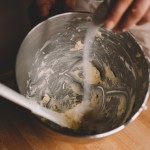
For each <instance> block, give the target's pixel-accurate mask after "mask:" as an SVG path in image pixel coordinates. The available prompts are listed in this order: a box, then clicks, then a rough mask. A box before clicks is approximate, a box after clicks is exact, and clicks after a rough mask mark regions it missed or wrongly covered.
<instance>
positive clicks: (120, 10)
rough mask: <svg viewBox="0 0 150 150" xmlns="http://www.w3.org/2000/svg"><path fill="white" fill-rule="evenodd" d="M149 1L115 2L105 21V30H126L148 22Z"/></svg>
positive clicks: (123, 0) (122, 0) (149, 14)
mask: <svg viewBox="0 0 150 150" xmlns="http://www.w3.org/2000/svg"><path fill="white" fill-rule="evenodd" d="M149 18H150V0H117V1H116V4H114V7H113V8H112V11H111V12H110V15H109V16H108V18H107V19H106V21H105V25H104V27H106V28H107V29H109V30H111V29H117V30H124V31H125V30H127V29H129V28H130V27H132V26H133V25H135V24H140V23H145V22H147V21H150V19H149Z"/></svg>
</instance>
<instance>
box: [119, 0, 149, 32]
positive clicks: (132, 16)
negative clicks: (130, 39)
mask: <svg viewBox="0 0 150 150" xmlns="http://www.w3.org/2000/svg"><path fill="white" fill-rule="evenodd" d="M149 5H150V0H135V2H134V3H133V4H132V6H131V8H130V9H129V10H128V11H127V14H126V16H125V18H124V19H123V20H124V21H123V23H122V24H121V29H122V30H127V29H129V28H130V27H132V26H133V25H135V24H137V23H138V22H139V21H140V20H141V19H142V17H143V16H144V14H145V13H146V12H147V11H148V9H149Z"/></svg>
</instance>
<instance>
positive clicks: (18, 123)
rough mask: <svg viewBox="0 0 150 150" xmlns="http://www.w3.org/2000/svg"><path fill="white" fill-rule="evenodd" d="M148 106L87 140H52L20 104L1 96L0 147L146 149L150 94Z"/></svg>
mask: <svg viewBox="0 0 150 150" xmlns="http://www.w3.org/2000/svg"><path fill="white" fill-rule="evenodd" d="M147 106H148V109H147V110H145V111H143V112H142V113H141V115H140V116H139V117H138V118H137V119H136V120H135V121H134V122H132V123H131V124H130V125H128V126H127V127H126V128H125V129H123V130H122V131H120V132H118V133H116V134H114V135H112V136H110V137H107V138H105V139H104V140H99V141H97V142H94V143H89V144H71V143H65V142H62V141H57V140H55V139H54V138H53V137H52V136H51V135H47V134H46V133H45V132H44V131H43V130H41V128H40V127H39V126H38V124H35V122H33V120H32V119H31V118H29V117H28V115H27V113H26V111H25V110H24V109H23V108H20V107H19V106H17V105H15V104H13V103H11V102H9V101H7V100H4V99H3V98H0V150H149V149H150V98H149V101H148V104H147Z"/></svg>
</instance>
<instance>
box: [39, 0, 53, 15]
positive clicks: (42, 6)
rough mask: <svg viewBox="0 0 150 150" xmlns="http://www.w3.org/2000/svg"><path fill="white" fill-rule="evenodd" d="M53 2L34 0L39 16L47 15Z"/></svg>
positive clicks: (49, 0) (50, 0)
mask: <svg viewBox="0 0 150 150" xmlns="http://www.w3.org/2000/svg"><path fill="white" fill-rule="evenodd" d="M53 3H54V2H53V0H36V4H37V6H38V8H39V14H40V16H41V17H47V16H48V15H49V10H50V9H51V7H52V5H53Z"/></svg>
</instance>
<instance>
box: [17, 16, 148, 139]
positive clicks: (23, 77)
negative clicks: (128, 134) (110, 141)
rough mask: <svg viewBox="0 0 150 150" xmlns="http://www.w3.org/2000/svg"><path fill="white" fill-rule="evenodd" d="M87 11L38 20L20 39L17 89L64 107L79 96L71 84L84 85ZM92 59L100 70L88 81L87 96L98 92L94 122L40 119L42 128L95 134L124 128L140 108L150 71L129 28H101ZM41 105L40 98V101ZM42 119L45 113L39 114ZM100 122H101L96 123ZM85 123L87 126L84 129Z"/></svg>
mask: <svg viewBox="0 0 150 150" xmlns="http://www.w3.org/2000/svg"><path fill="white" fill-rule="evenodd" d="M90 22H91V14H89V13H65V14H61V15H57V16H54V17H52V18H49V19H48V20H46V21H44V22H42V23H40V24H39V25H37V26H36V27H35V28H34V29H33V30H32V31H31V32H30V33H29V34H28V35H27V36H26V38H25V40H24V41H23V43H22V45H21V47H20V50H19V53H18V57H17V63H16V78H17V83H18V87H19V90H20V92H21V93H22V94H23V95H26V96H28V97H29V98H30V99H32V100H36V101H37V102H38V103H42V98H43V97H44V95H45V94H48V96H49V98H50V100H49V101H48V102H47V103H46V104H45V107H48V108H49V109H53V110H56V111H59V112H65V111H66V110H68V109H71V108H72V107H74V105H76V104H78V103H80V102H81V101H82V97H83V95H82V94H80V93H74V92H73V91H72V89H71V88H70V86H69V85H70V84H72V83H74V82H75V83H77V84H78V85H80V86H81V87H83V78H84V77H83V71H82V57H83V51H82V48H81V49H80V48H77V47H76V48H75V45H76V44H77V42H78V41H79V42H80V41H81V43H83V41H84V37H85V33H86V29H87V27H88V25H89V24H90ZM91 50H92V54H91V56H90V63H92V65H93V66H94V67H95V68H96V69H97V70H98V71H99V73H100V82H98V83H96V84H95V83H91V89H90V90H91V96H92V95H93V93H95V92H97V93H98V94H97V95H96V96H97V97H98V98H97V99H96V102H95V101H94V103H96V105H99V111H98V112H97V114H96V115H97V116H99V118H98V122H99V124H98V127H97V126H93V124H92V125H91V126H83V127H82V129H81V130H80V131H79V132H75V131H73V130H69V129H66V128H62V127H60V126H58V125H56V124H54V123H53V122H50V121H46V120H44V121H42V124H44V126H43V128H44V129H45V130H46V131H48V132H49V131H50V130H51V131H54V132H55V134H54V135H57V134H59V136H57V137H60V138H61V139H62V136H63V139H67V140H71V141H72V140H73V141H76V140H74V139H76V138H77V139H78V141H79V139H80V140H81V141H85V140H87V139H88V140H90V141H92V139H94V140H95V139H99V138H102V137H106V136H109V135H111V134H113V133H115V132H118V131H120V130H121V129H123V128H124V127H125V126H126V125H127V124H129V123H130V122H131V121H133V120H134V119H135V118H136V117H137V116H138V115H139V114H140V112H141V111H142V110H143V107H144V106H145V103H146V101H147V97H148V84H149V73H148V65H147V62H146V59H145V56H144V53H143V51H142V49H141V47H140V46H139V44H138V43H137V42H136V39H135V38H134V37H133V36H132V35H131V34H130V33H128V32H125V33H120V34H116V33H114V32H111V31H106V30H105V29H103V28H100V29H99V35H98V36H97V37H96V38H95V41H94V44H93V47H92V49H91ZM43 105H44V104H43ZM41 120H43V119H41ZM99 127H100V128H99ZM86 129H88V130H86Z"/></svg>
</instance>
